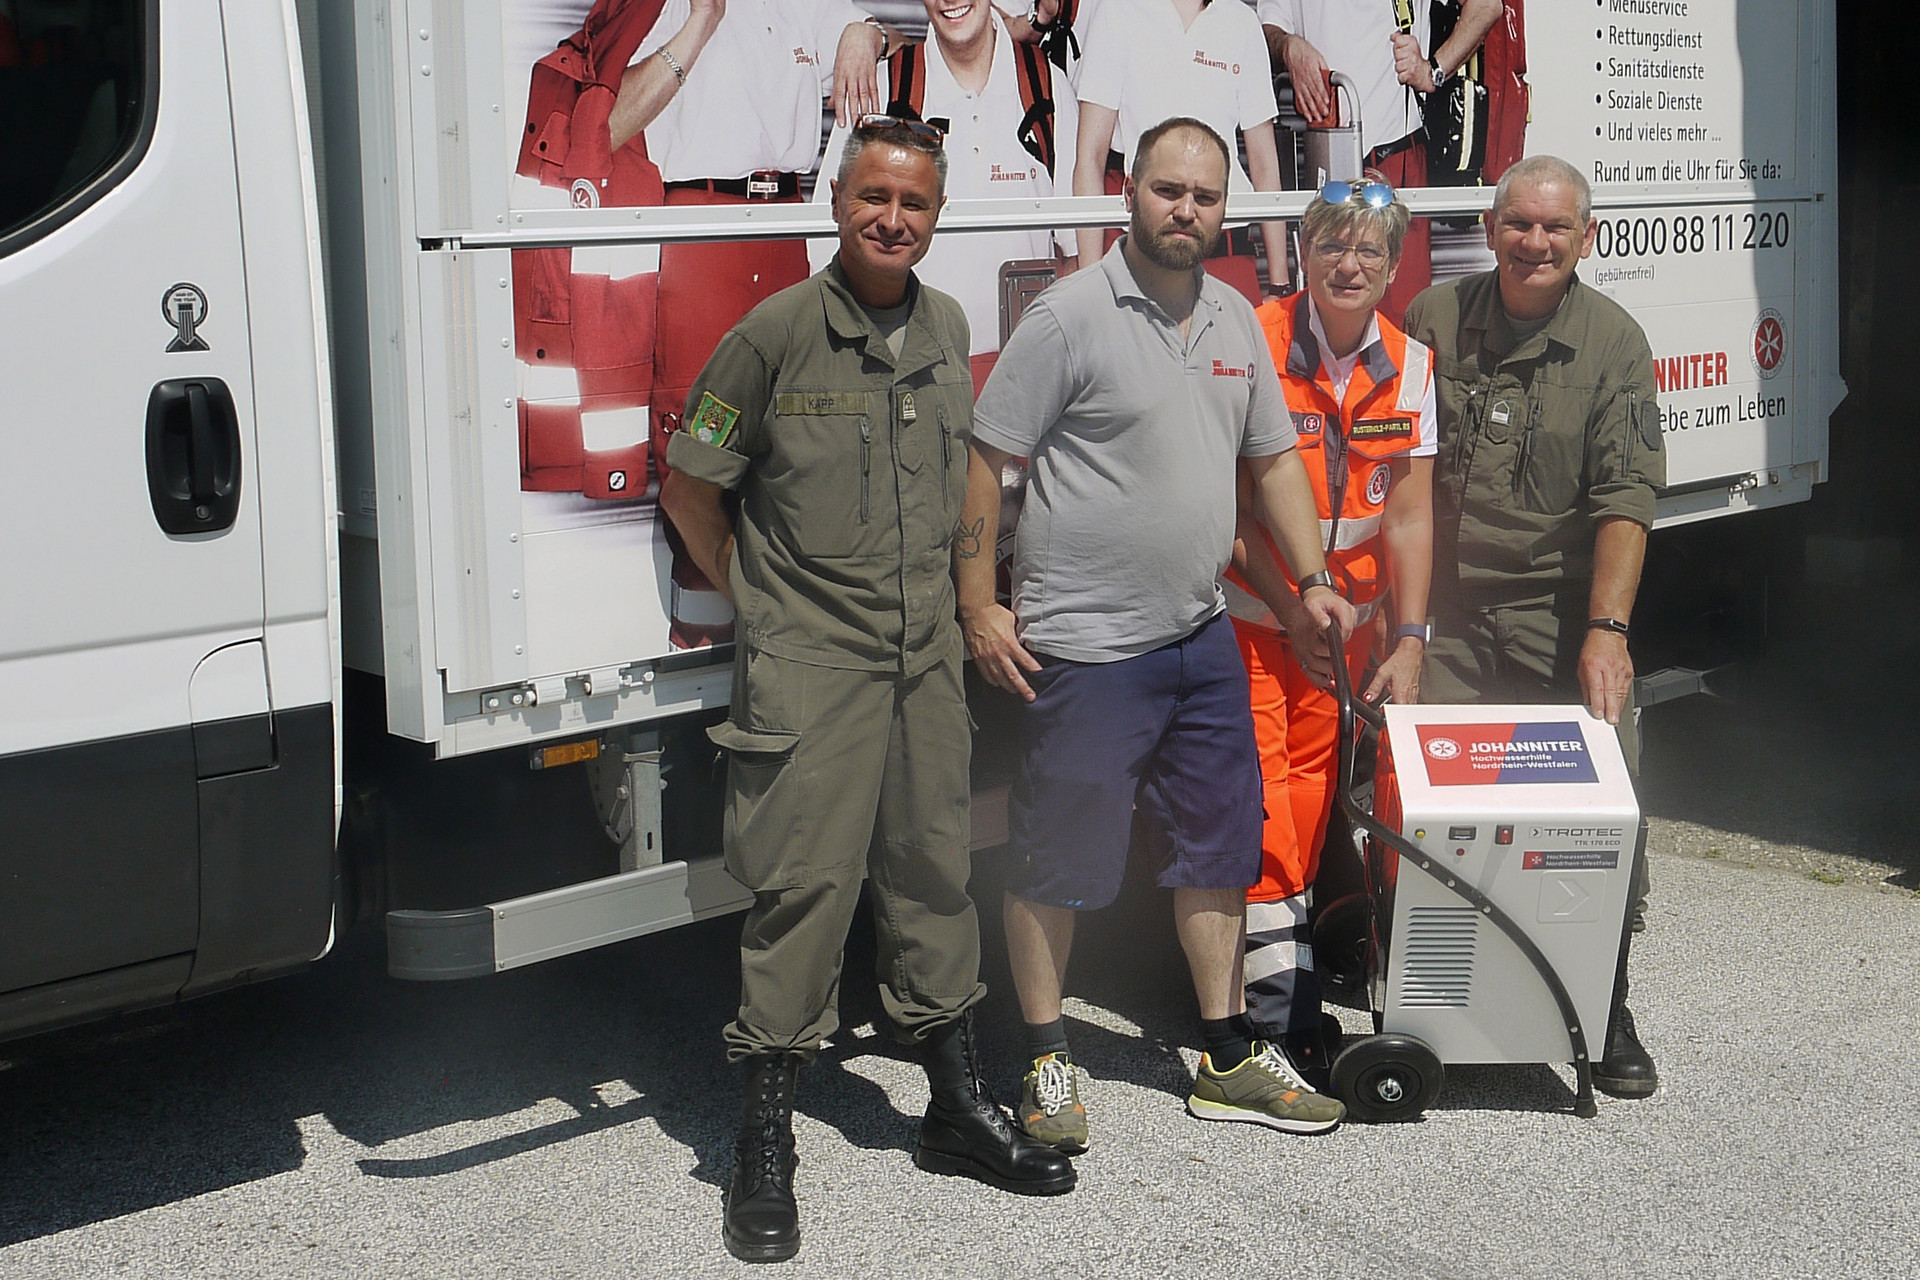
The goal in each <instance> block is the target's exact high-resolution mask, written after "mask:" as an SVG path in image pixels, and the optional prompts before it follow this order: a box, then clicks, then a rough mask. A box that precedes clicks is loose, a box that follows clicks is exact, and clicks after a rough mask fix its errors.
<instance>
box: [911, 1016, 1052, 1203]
mask: <svg viewBox="0 0 1920 1280" xmlns="http://www.w3.org/2000/svg"><path fill="white" fill-rule="evenodd" d="M921 1053H922V1055H923V1056H922V1060H923V1061H924V1062H925V1063H926V1067H927V1083H928V1084H929V1085H930V1086H931V1087H932V1090H933V1097H932V1098H931V1100H929V1101H928V1103H927V1118H926V1119H925V1120H922V1121H921V1122H920V1145H919V1146H918V1147H916V1148H915V1149H914V1152H913V1162H914V1163H915V1164H917V1165H919V1166H920V1167H921V1168H922V1169H925V1170H926V1171H927V1172H928V1173H952V1174H959V1175H961V1176H963V1177H968V1178H975V1179H978V1180H979V1181H981V1182H984V1183H986V1184H987V1185H989V1186H994V1187H999V1188H1000V1189H1001V1190H1002V1191H1012V1192H1015V1193H1016V1194H1018V1195H1023V1196H1051V1195H1059V1194H1060V1193H1061V1192H1063V1191H1071V1190H1073V1183H1074V1172H1073V1161H1071V1160H1069V1159H1067V1158H1066V1157H1065V1156H1063V1155H1061V1154H1060V1153H1059V1152H1057V1151H1055V1150H1054V1149H1053V1148H1052V1147H1048V1146H1044V1145H1042V1144H1041V1143H1038V1142H1035V1141H1034V1140H1033V1139H1032V1138H1029V1137H1028V1136H1027V1135H1026V1134H1024V1133H1022V1132H1020V1131H1019V1130H1018V1129H1016V1128H1014V1126H1013V1121H1012V1120H1010V1119H1009V1118H1008V1117H1007V1114H1006V1112H1004V1111H1002V1110H1001V1109H1000V1104H999V1103H997V1102H995V1101H994V1100H993V1094H992V1093H991V1092H989V1091H988V1089H987V1084H986V1081H984V1080H982V1079H981V1078H980V1058H979V1051H978V1049H977V1047H976V1045H975V1043H974V1032H973V1012H972V1010H968V1011H967V1012H966V1013H965V1014H962V1015H961V1016H960V1018H959V1019H958V1020H957V1021H954V1022H949V1023H948V1024H946V1025H945V1026H943V1027H938V1028H936V1029H935V1030H934V1031H933V1032H931V1033H930V1034H929V1035H928V1036H927V1038H926V1041H925V1042H924V1044H923V1045H922V1049H921Z"/></svg>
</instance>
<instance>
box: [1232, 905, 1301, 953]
mask: <svg viewBox="0 0 1920 1280" xmlns="http://www.w3.org/2000/svg"><path fill="white" fill-rule="evenodd" d="M1306 924H1307V895H1306V894H1304V893H1296V894H1294V895H1293V896H1292V897H1288V898H1277V899H1275V900H1274V901H1272V902H1249V903H1248V904H1247V947H1248V950H1252V949H1253V948H1254V947H1256V946H1259V945H1261V944H1260V943H1258V942H1255V941H1254V936H1255V935H1256V934H1262V933H1279V932H1281V931H1283V930H1292V929H1304V928H1306Z"/></svg>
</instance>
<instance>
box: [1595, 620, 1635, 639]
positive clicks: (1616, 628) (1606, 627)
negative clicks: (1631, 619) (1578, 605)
mask: <svg viewBox="0 0 1920 1280" xmlns="http://www.w3.org/2000/svg"><path fill="white" fill-rule="evenodd" d="M1629 629H1630V628H1629V627H1628V626H1627V624H1626V623H1624V622H1622V621H1620V619H1618V618H1588V619H1587V630H1589V631H1611V632H1613V634H1615V635H1617V636H1624V635H1626V634H1627V632H1628V630H1629Z"/></svg>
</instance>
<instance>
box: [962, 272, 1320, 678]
mask: <svg viewBox="0 0 1920 1280" xmlns="http://www.w3.org/2000/svg"><path fill="white" fill-rule="evenodd" d="M1124 243H1125V242H1124V241H1122V242H1121V243H1118V244H1115V245H1114V246H1113V248H1112V249H1110V250H1109V251H1108V252H1107V256H1106V257H1105V258H1104V259H1102V260H1101V262H1100V264H1099V266H1097V267H1096V268H1094V269H1092V270H1089V271H1081V272H1078V273H1076V274H1074V275H1071V276H1068V277H1067V278H1066V279H1065V280H1062V281H1060V282H1059V283H1058V284H1056V285H1054V286H1053V287H1052V288H1050V289H1048V290H1047V291H1046V292H1045V293H1043V294H1041V295H1040V297H1039V298H1038V299H1037V300H1036V301H1035V302H1034V303H1033V305H1032V306H1031V307H1030V308H1028V310H1027V313H1026V315H1024V316H1023V317H1022V318H1021V320H1020V326H1019V328H1017V329H1015V330H1014V331H1013V336H1012V338H1011V339H1010V340H1009V341H1008V342H1007V345H1006V349H1005V350H1003V351H1002V352H1001V353H1000V360H999V363H997V364H996V365H994V369H993V376H992V377H990V378H989V379H988V380H987V385H986V387H985V388H984V389H982V391H981V393H980V399H979V401H978V403H976V404H975V406H974V419H973V433H974V435H975V437H976V438H978V439H979V440H981V441H982V442H984V443H986V444H989V445H992V446H993V447H994V448H996V449H1003V450H1005V451H1006V452H1008V453H1012V454H1016V455H1018V456H1020V457H1024V458H1027V459H1029V462H1030V467H1029V472H1028V481H1027V495H1026V503H1025V505H1024V506H1023V507H1022V509H1021V512H1020V525H1019V529H1018V541H1017V543H1016V545H1015V549H1014V556H1013V608H1014V613H1015V614H1016V615H1017V616H1018V618H1019V626H1020V639H1021V642H1022V643H1024V644H1025V645H1026V646H1027V647H1028V648H1029V649H1033V650H1035V651H1037V652H1040V653H1046V654H1051V655H1053V656H1055V657H1059V658H1069V659H1072V660H1074V661H1076V662H1112V661H1115V660H1117V659H1120V658H1129V657H1133V656H1134V655H1136V654H1141V653H1146V652H1148V651H1149V650H1152V649H1157V648H1159V647H1160V646H1161V645H1164V644H1169V643H1171V642H1173V641H1175V640H1178V639H1180V638H1181V637H1183V636H1186V635H1188V634H1190V633H1191V632H1192V631H1193V630H1194V629H1195V628H1196V627H1198V626H1199V625H1200V624H1201V623H1203V622H1205V621H1207V619H1209V618H1211V617H1212V616H1213V615H1214V614H1216V613H1218V612H1220V610H1221V609H1222V608H1223V607H1224V602H1223V600H1222V598H1221V595H1220V587H1219V577H1220V573H1221V571H1222V570H1223V569H1225V568H1226V565H1227V561H1228V559H1229V558H1230V557H1231V555H1232V553H1233V526H1234V468H1235V461H1236V459H1237V458H1241V457H1260V456H1265V455H1271V454H1276V453H1283V452H1285V451H1286V450H1288V449H1291V448H1292V447H1293V446H1294V431H1293V421H1292V419H1291V417H1289V415H1288V413H1287V404H1286V399H1285V397H1284V395H1283V394H1282V392H1281V390H1280V379H1279V377H1278V375H1277V374H1276V373H1275V372H1274V368H1273V357H1272V355H1271V354H1270V353H1269V352H1268V350H1267V341H1266V337H1265V335H1264V334H1263V333H1262V332H1261V329H1260V322H1259V321H1258V320H1257V319H1256V318H1255V317H1254V314H1253V308H1252V306H1250V305H1249V304H1248V302H1247V300H1246V299H1245V298H1244V297H1242V296H1241V295H1240V293H1239V292H1238V291H1237V290H1235V289H1233V288H1230V287H1228V286H1226V285H1222V284H1221V283H1220V282H1218V281H1217V280H1215V279H1214V278H1213V277H1212V276H1209V275H1207V274H1205V273H1204V272H1196V273H1195V274H1197V275H1199V277H1200V300H1199V302H1198V303H1197V304H1196V305H1195V307H1194V310H1193V320H1192V324H1191V326H1190V330H1189V335H1188V338H1187V340H1186V343H1185V344H1184V347H1183V345H1182V343H1181V339H1180V326H1179V324H1178V323H1177V322H1176V321H1175V320H1174V319H1173V318H1172V317H1171V316H1169V315H1168V314H1167V313H1166V312H1165V311H1164V310H1162V309H1161V307H1160V306H1159V304H1158V303H1156V302H1154V301H1153V300H1152V299H1150V298H1148V297H1147V295H1146V294H1144V293H1143V292H1141V290H1140V286H1139V285H1138V284H1137V283H1136V282H1135V280H1134V278H1133V272H1132V271H1131V270H1130V269H1129V268H1128V266H1127V261H1126V258H1125V256H1124V254H1123V253H1122V251H1121V249H1122V245H1123V244H1124Z"/></svg>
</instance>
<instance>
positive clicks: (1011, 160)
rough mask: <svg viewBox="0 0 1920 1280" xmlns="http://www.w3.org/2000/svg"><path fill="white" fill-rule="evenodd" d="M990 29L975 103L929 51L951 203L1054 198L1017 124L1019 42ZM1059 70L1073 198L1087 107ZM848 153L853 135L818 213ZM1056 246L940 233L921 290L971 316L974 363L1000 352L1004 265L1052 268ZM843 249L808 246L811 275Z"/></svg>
mask: <svg viewBox="0 0 1920 1280" xmlns="http://www.w3.org/2000/svg"><path fill="white" fill-rule="evenodd" d="M993 25H994V33H995V34H994V49H993V69H992V70H991V71H990V72H989V73H988V76H987V83H986V85H985V86H984V87H983V88H982V89H981V90H980V92H979V93H977V94H970V93H968V92H967V91H966V90H964V89H962V88H961V87H960V85H959V83H958V82H957V81H956V80H955V79H954V78H953V72H952V71H951V70H950V69H949V68H948V66H947V61H946V59H945V58H944V57H942V56H941V55H940V44H939V41H938V40H931V39H930V40H928V41H927V43H926V47H925V51H924V52H925V57H924V60H923V63H922V65H923V66H924V67H925V68H926V72H925V75H926V86H927V89H926V97H925V99H924V101H923V103H922V109H921V115H922V116H924V117H925V118H927V119H929V120H945V121H946V122H947V125H946V128H947V139H946V150H947V198H948V199H949V200H998V199H1043V198H1045V197H1047V196H1051V195H1053V194H1054V191H1055V177H1054V175H1051V174H1049V173H1048V172H1047V169H1046V166H1044V165H1042V164H1041V163H1040V162H1039V161H1038V160H1036V159H1035V158H1034V157H1033V154H1032V153H1031V152H1029V151H1028V150H1027V149H1026V148H1025V147H1023V146H1021V145H1020V138H1019V131H1020V122H1021V120H1022V118H1023V117H1024V116H1025V114H1026V112H1025V110H1024V108H1022V107H1021V105H1020V80H1019V72H1018V70H1017V69H1016V64H1015V61H1014V59H1015V57H1016V54H1015V51H1014V48H1013V38H1012V37H1011V36H1009V35H1008V34H1007V31H1006V28H1005V26H1004V25H1002V23H1001V22H1000V19H999V16H998V15H997V14H996V15H995V16H994V19H993ZM1054 70H1055V75H1054V78H1053V100H1054V125H1055V133H1054V170H1055V173H1056V174H1057V175H1058V181H1059V187H1058V190H1059V193H1060V194H1061V195H1071V194H1072V191H1073V181H1072V175H1073V154H1074V153H1073V148H1074V144H1075V140H1076V139H1077V138H1078V136H1079V135H1078V126H1079V122H1080V106H1079V103H1077V102H1076V101H1075V100H1074V96H1073V89H1072V87H1071V86H1070V85H1069V84H1068V83H1067V78H1066V77H1065V76H1063V75H1060V74H1058V68H1055V69H1054ZM887 92H888V84H887V68H886V66H885V65H884V64H883V65H882V66H881V67H880V95H881V99H882V100H883V101H884V100H885V99H886V96H887ZM846 144H847V130H846V129H844V128H841V127H840V126H838V125H836V126H834V130H833V136H832V137H831V138H830V139H828V141H827V151H826V155H825V156H823V157H822V158H821V161H820V179H819V182H818V185H816V186H815V188H814V192H813V198H814V200H815V202H816V203H819V204H826V203H828V201H829V199H830V196H829V186H828V182H827V180H828V179H829V178H832V177H833V176H834V175H835V174H836V173H837V172H838V171H839V168H840V156H841V153H843V152H844V151H845V150H846ZM1055 239H1056V237H1055V236H1054V234H1053V233H1051V232H1048V231H1045V230H1040V229H1036V230H1028V231H941V232H939V233H938V234H936V235H935V236H934V238H933V244H932V245H931V246H930V247H929V248H928V250H927V256H926V257H925V258H923V259H921V262H920V265H919V266H918V267H916V268H915V269H914V270H915V272H916V273H917V274H918V275H919V277H920V280H921V282H922V283H923V284H928V285H932V286H933V287H934V288H936V289H938V290H940V292H942V293H946V294H951V295H952V296H953V297H954V298H956V299H958V300H959V302H960V306H961V309H962V310H964V311H965V312H966V313H967V326H968V328H969V329H971V330H972V332H973V343H972V346H973V350H971V351H969V352H968V353H967V354H969V355H980V354H982V353H984V352H988V351H998V350H999V349H1000V265H1001V264H1002V263H1004V262H1011V261H1015V260H1018V259H1022V258H1051V257H1053V256H1054V244H1055ZM1057 239H1058V244H1059V251H1060V252H1061V253H1063V254H1071V253H1073V252H1074V238H1073V233H1072V232H1071V231H1069V232H1064V233H1062V234H1060V235H1059V236H1058V238H1057ZM838 247H839V245H838V242H837V241H834V240H831V239H825V238H819V239H814V240H810V241H808V243H807V253H808V256H809V257H810V258H811V259H812V261H813V267H814V270H816V271H817V270H819V269H820V268H821V267H824V266H825V265H826V264H827V260H828V259H829V258H831V257H833V253H834V250H835V249H836V248H838Z"/></svg>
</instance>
